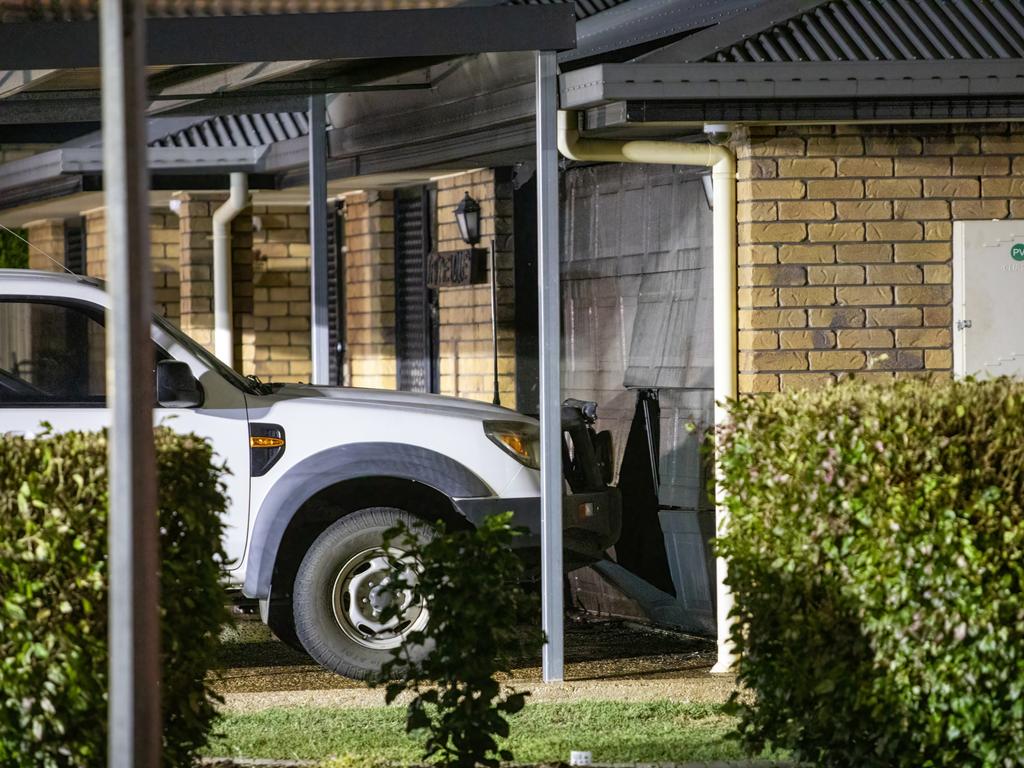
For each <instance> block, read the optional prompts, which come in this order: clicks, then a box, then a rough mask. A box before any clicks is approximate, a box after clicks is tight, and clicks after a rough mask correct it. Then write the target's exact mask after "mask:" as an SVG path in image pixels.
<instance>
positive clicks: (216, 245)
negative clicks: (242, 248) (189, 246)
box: [213, 173, 249, 367]
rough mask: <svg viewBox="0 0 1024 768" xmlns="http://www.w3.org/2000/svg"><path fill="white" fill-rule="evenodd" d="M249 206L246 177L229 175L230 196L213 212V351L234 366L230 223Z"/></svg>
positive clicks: (239, 174) (242, 174)
mask: <svg viewBox="0 0 1024 768" xmlns="http://www.w3.org/2000/svg"><path fill="white" fill-rule="evenodd" d="M248 205H249V177H248V176H246V175H245V174H244V173H232V174H231V194H230V195H229V196H228V199H227V201H226V202H225V203H224V205H222V206H220V207H219V208H218V209H217V210H216V211H214V212H213V352H214V354H215V355H217V357H219V358H220V359H221V360H222V361H223V362H225V363H226V364H227V365H230V366H232V367H233V366H234V360H235V339H234V322H233V319H232V315H233V312H232V310H231V222H232V221H234V220H235V217H236V216H238V214H240V213H241V212H242V211H243V210H245V208H246V206H248Z"/></svg>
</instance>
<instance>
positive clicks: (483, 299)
mask: <svg viewBox="0 0 1024 768" xmlns="http://www.w3.org/2000/svg"><path fill="white" fill-rule="evenodd" d="M466 192H468V193H469V194H470V196H472V197H473V198H475V199H476V201H477V202H478V203H480V208H481V212H480V232H481V235H482V237H481V241H480V244H479V246H478V247H480V248H487V247H489V244H490V241H491V240H492V239H494V241H495V245H496V262H497V273H498V373H499V378H498V386H499V391H500V394H501V404H502V405H504V406H506V407H509V408H515V325H514V295H513V294H514V285H515V283H514V280H513V272H512V269H513V262H514V253H513V240H512V183H511V181H505V180H499V179H497V178H496V174H495V171H494V170H490V169H488V170H481V171H475V172H473V173H468V174H460V175H458V176H452V177H449V178H444V179H440V180H438V183H437V222H438V227H437V233H438V234H437V238H438V250H440V251H449V250H459V249H462V248H465V247H466V246H465V244H464V243H463V241H462V238H461V237H460V236H459V228H458V225H457V224H456V223H455V208H456V206H458V204H459V201H461V200H462V198H463V195H464V194H465V193H466ZM487 279H488V280H490V274H488V278H487ZM490 291H491V288H490V284H489V282H488V283H483V284H480V285H473V286H466V287H460V288H452V287H450V288H441V289H440V292H439V296H438V304H439V306H440V341H441V349H440V365H441V393H442V394H445V395H455V396H458V397H468V398H471V399H474V400H483V401H485V402H491V400H492V398H493V392H494V387H493V383H492V369H493V358H492V356H493V346H492V341H491V293H490Z"/></svg>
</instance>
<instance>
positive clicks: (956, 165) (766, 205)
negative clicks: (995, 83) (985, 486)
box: [735, 124, 1024, 392]
mask: <svg viewBox="0 0 1024 768" xmlns="http://www.w3.org/2000/svg"><path fill="white" fill-rule="evenodd" d="M735 148H736V153H737V158H738V187H737V198H738V200H739V203H738V211H737V213H738V216H737V219H738V245H739V251H738V258H739V265H740V266H739V328H740V331H739V350H740V360H739V374H740V376H739V385H740V391H741V392H757V391H773V390H777V389H779V388H782V389H786V388H790V387H805V386H818V385H821V384H824V383H827V382H830V381H833V380H835V379H836V378H839V377H843V376H847V375H850V374H856V375H857V376H858V377H860V378H863V379H869V380H889V379H893V378H899V377H905V376H925V375H939V376H949V375H951V368H952V347H951V344H952V329H951V324H952V307H951V301H952V269H951V259H952V221H953V220H955V219H993V218H1007V217H1009V218H1024V177H1022V175H1021V174H1022V172H1024V128H1022V127H1019V126H1012V125H1011V126H1007V125H1005V124H958V125H937V126H877V127H876V126H861V127H857V126H803V127H784V128H760V127H758V128H751V129H749V130H748V131H741V132H740V133H739V135H737V138H736V144H735Z"/></svg>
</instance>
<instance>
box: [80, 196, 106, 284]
mask: <svg viewBox="0 0 1024 768" xmlns="http://www.w3.org/2000/svg"><path fill="white" fill-rule="evenodd" d="M82 216H83V217H85V274H87V275H89V276H90V277H98V278H100V279H101V280H102V279H103V278H105V277H106V276H107V212H106V209H104V208H93V209H92V210H91V211H83V212H82Z"/></svg>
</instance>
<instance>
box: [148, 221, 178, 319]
mask: <svg viewBox="0 0 1024 768" xmlns="http://www.w3.org/2000/svg"><path fill="white" fill-rule="evenodd" d="M180 239H181V238H180V236H179V234H178V217H177V215H176V214H175V213H173V212H172V211H170V210H168V209H167V208H154V209H153V210H152V211H151V212H150V224H149V250H150V260H151V264H152V268H153V303H154V304H155V305H156V306H155V308H154V309H155V311H156V312H157V313H158V314H160V315H162V316H163V317H166V318H168V319H170V320H173V321H174V322H178V319H179V318H180V317H181V287H180V281H179V279H178V263H179V260H180V249H181V243H180Z"/></svg>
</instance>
